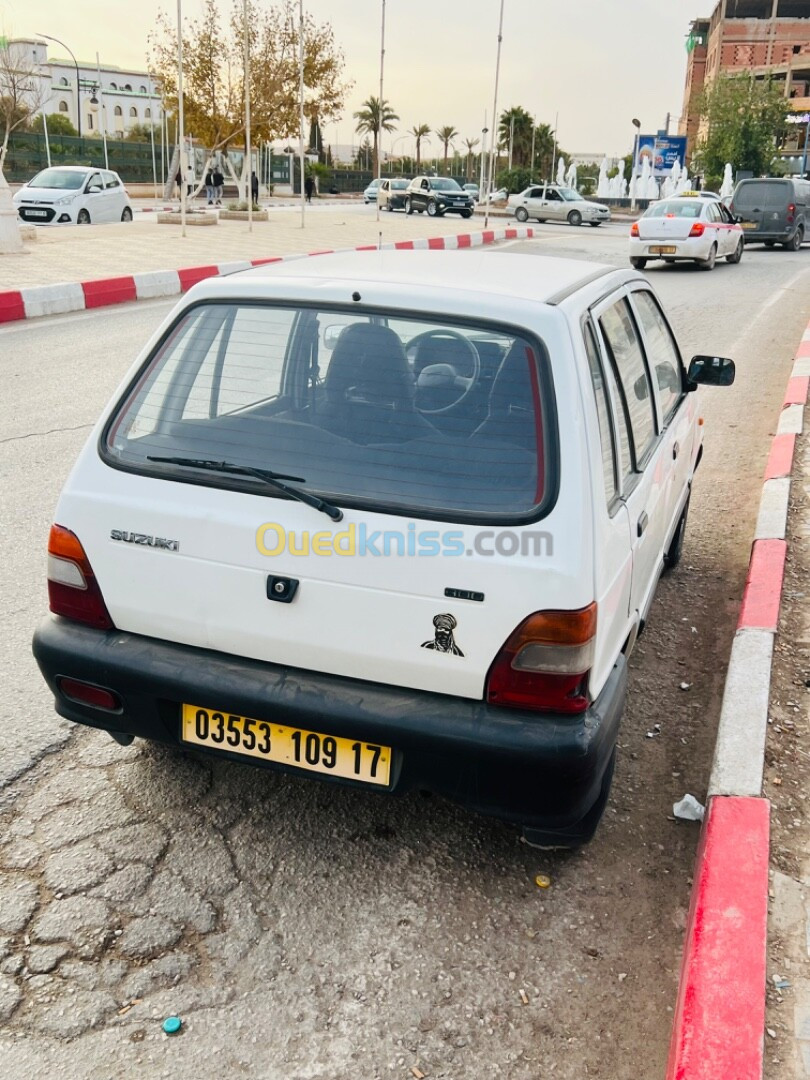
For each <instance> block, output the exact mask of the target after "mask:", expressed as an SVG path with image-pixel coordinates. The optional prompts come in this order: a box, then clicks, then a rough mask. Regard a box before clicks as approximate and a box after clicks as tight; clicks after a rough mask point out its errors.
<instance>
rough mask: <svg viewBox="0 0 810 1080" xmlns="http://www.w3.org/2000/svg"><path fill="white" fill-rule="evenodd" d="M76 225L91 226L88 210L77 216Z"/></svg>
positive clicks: (80, 212) (81, 211)
mask: <svg viewBox="0 0 810 1080" xmlns="http://www.w3.org/2000/svg"><path fill="white" fill-rule="evenodd" d="M76 224H77V225H89V224H90V215H89V214H88V212H87V211H86V210H80V211H79V213H78V214H77V215H76Z"/></svg>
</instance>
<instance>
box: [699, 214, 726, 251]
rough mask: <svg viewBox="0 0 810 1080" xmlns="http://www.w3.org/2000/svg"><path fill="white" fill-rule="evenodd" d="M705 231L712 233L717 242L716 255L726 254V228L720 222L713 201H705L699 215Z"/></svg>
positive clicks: (719, 216)
mask: <svg viewBox="0 0 810 1080" xmlns="http://www.w3.org/2000/svg"><path fill="white" fill-rule="evenodd" d="M701 218H702V220H703V224H704V226H705V227H706V231H707V232H710V233H712V235H713V236H714V242H715V243H716V244H717V257H718V259H720V258H722V257H723V256H724V255H726V254H728V229H727V228H725V225H724V224H723V222H722V219H721V215H720V209H719V207H718V206H717V204H716V203H714V202H706V203H705V205H704V206H703V213H702V215H701Z"/></svg>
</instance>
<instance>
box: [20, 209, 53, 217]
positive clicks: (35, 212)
mask: <svg viewBox="0 0 810 1080" xmlns="http://www.w3.org/2000/svg"><path fill="white" fill-rule="evenodd" d="M25 212H26V214H27V215H28V216H29V217H47V216H48V211H47V210H26V211H25Z"/></svg>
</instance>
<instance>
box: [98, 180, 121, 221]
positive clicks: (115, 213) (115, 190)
mask: <svg viewBox="0 0 810 1080" xmlns="http://www.w3.org/2000/svg"><path fill="white" fill-rule="evenodd" d="M101 177H102V179H103V181H104V220H105V221H120V220H121V213H122V211H123V209H124V189H123V187H122V185H121V181H120V180H119V179H118V177H117V176H116V175H115V173H113V172H107V171H105V172H103V173H102V174H101Z"/></svg>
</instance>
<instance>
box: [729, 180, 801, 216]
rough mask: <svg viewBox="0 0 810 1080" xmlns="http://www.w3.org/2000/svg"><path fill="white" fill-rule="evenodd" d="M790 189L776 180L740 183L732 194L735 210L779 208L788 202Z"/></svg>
mask: <svg viewBox="0 0 810 1080" xmlns="http://www.w3.org/2000/svg"><path fill="white" fill-rule="evenodd" d="M789 194H790V189H789V188H788V185H787V184H785V183H780V182H779V181H778V180H757V182H756V183H755V184H740V186H739V187H738V188H737V191H736V192H735V194H734V208H735V209H736V210H779V209H781V208H782V207H784V206H785V205H786V204H787V203H788V202H789V199H788V196H789Z"/></svg>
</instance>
